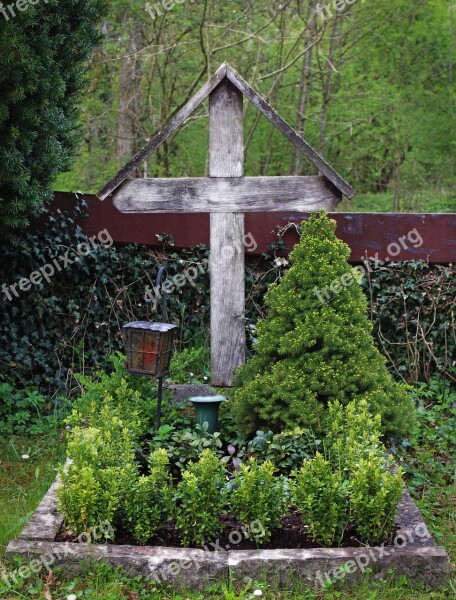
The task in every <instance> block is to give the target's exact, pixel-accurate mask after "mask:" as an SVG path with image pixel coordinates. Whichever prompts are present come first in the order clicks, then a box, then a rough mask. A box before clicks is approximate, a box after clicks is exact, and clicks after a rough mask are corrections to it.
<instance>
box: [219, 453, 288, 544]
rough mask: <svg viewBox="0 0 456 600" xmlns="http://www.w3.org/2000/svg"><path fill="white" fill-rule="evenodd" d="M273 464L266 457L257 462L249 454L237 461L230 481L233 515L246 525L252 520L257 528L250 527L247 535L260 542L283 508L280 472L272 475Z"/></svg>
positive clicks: (267, 537) (284, 498)
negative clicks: (240, 462) (241, 461)
mask: <svg viewBox="0 0 456 600" xmlns="http://www.w3.org/2000/svg"><path fill="white" fill-rule="evenodd" d="M275 471H276V468H275V466H274V465H273V464H272V462H271V461H269V460H267V461H265V462H264V463H263V464H259V463H258V462H257V461H256V460H255V459H254V458H253V457H252V458H250V460H249V461H248V463H243V464H241V465H240V467H239V470H238V471H236V472H235V475H234V484H233V485H231V486H230V487H231V491H230V493H229V494H230V495H229V505H230V507H231V509H232V510H233V513H234V514H235V515H236V517H237V518H238V519H239V520H240V521H241V522H242V523H243V524H244V525H245V526H246V527H247V528H248V527H249V526H250V525H251V524H252V523H254V522H256V523H259V524H261V528H259V529H258V528H255V531H254V530H253V528H251V530H250V532H249V536H250V538H251V539H252V540H254V541H255V542H257V543H258V544H261V543H263V542H268V541H269V540H270V539H271V535H272V533H273V531H274V530H275V529H277V527H279V525H280V518H281V517H282V515H283V514H284V513H285V511H286V506H287V496H286V494H285V486H284V480H283V478H282V476H276V475H275Z"/></svg>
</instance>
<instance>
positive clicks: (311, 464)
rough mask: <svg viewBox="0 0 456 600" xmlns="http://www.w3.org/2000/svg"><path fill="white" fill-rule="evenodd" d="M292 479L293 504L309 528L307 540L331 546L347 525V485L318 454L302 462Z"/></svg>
mask: <svg viewBox="0 0 456 600" xmlns="http://www.w3.org/2000/svg"><path fill="white" fill-rule="evenodd" d="M295 477H296V481H295V486H294V488H293V495H294V503H295V505H296V507H297V508H298V511H299V513H300V514H301V516H302V518H303V521H304V523H305V524H306V525H307V527H308V530H307V531H308V533H307V534H308V536H309V538H310V539H311V540H313V541H315V542H318V543H319V544H322V545H323V546H332V545H333V544H334V542H335V540H336V539H338V538H339V539H340V538H341V537H342V535H343V533H344V531H345V527H346V524H347V521H348V517H347V512H348V511H347V495H348V482H347V481H343V480H342V479H341V476H340V473H339V472H338V471H334V469H333V466H332V465H331V463H330V462H329V461H328V460H326V459H325V458H324V456H323V455H322V454H320V453H319V452H317V454H316V456H315V458H314V459H312V460H305V461H304V463H303V465H302V467H301V469H300V470H299V471H298V472H297V473H296V474H295Z"/></svg>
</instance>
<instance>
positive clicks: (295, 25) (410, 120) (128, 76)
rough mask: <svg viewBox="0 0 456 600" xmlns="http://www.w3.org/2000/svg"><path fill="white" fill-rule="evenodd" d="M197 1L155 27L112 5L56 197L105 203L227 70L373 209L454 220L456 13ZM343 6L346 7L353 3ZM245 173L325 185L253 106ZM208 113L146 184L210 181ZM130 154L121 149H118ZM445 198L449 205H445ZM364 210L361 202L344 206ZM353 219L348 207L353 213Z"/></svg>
mask: <svg viewBox="0 0 456 600" xmlns="http://www.w3.org/2000/svg"><path fill="white" fill-rule="evenodd" d="M317 4H318V2H317V0H288V1H284V2H279V0H272V1H270V2H263V1H261V0H249V1H248V2H244V1H243V0H242V1H241V0H229V1H228V2H223V3H220V2H216V1H215V0H197V1H195V2H184V3H183V4H181V5H175V6H174V7H173V8H172V10H168V11H164V14H163V15H162V16H161V17H159V18H157V19H156V20H155V21H153V20H152V19H151V18H150V16H149V15H148V14H147V13H146V11H145V8H144V2H143V0H132V1H131V2H128V3H127V2H125V0H114V1H111V2H110V3H109V10H110V12H109V15H108V17H107V19H106V21H105V22H104V24H103V32H104V34H105V37H104V41H103V44H102V45H101V47H100V48H99V49H97V51H96V53H95V55H94V57H93V59H92V65H91V87H90V92H89V94H88V95H87V96H86V97H85V99H84V101H83V113H82V115H83V119H82V123H83V136H82V137H81V144H80V154H79V157H78V159H77V160H76V162H75V165H74V168H73V169H72V170H71V172H69V173H67V174H64V175H62V176H61V177H60V178H59V179H58V181H57V183H56V189H61V190H69V191H76V190H79V189H82V190H83V191H84V192H96V191H97V190H98V189H99V188H100V187H101V186H102V185H103V184H104V183H105V182H106V181H107V180H108V179H109V178H110V177H111V176H112V175H113V174H114V173H115V172H116V170H117V168H119V167H120V166H121V164H123V163H124V162H126V160H127V158H129V156H130V155H132V154H133V153H134V152H136V151H137V150H139V149H140V148H141V147H142V146H143V145H144V144H145V143H146V142H147V141H148V140H149V139H150V138H151V137H152V135H153V133H154V132H156V131H157V130H158V129H159V128H160V127H162V126H163V125H164V124H165V123H166V122H167V121H168V120H169V119H170V117H171V116H172V115H173V114H175V112H176V111H177V110H178V108H179V107H180V106H181V105H182V104H183V103H184V102H185V101H186V100H188V99H189V98H190V97H191V96H192V95H193V94H194V93H195V92H196V91H197V89H198V88H199V87H200V86H201V85H202V84H203V83H204V82H205V81H206V79H207V78H208V77H209V76H210V75H211V74H212V73H213V72H214V71H215V70H216V69H217V68H218V66H219V65H220V64H221V63H222V62H224V61H227V62H229V63H230V64H231V65H232V66H233V67H234V68H235V69H237V70H238V71H239V73H240V74H241V75H242V76H243V77H244V78H245V79H246V80H247V81H249V82H250V83H251V85H252V86H253V87H255V88H256V89H258V90H259V92H260V93H261V94H262V95H263V96H264V97H265V98H266V99H267V100H268V101H269V102H270V103H271V105H272V106H273V107H274V108H275V109H276V110H277V111H278V112H279V113H280V114H281V115H282V116H283V117H284V118H285V119H286V120H287V121H288V122H289V123H290V124H291V125H292V126H293V127H295V128H296V129H297V130H298V131H299V132H300V133H302V134H303V135H304V137H305V138H306V139H307V140H308V142H309V143H310V144H311V145H312V146H314V147H315V149H316V150H318V151H319V152H321V153H322V154H323V155H324V156H325V158H326V159H327V160H328V161H329V162H330V163H331V164H332V165H333V166H334V167H335V168H336V170H338V171H339V172H340V173H341V174H342V175H343V176H344V177H345V178H346V179H347V180H348V181H349V182H350V183H351V184H352V185H353V186H354V187H355V189H357V190H358V192H359V193H360V196H359V199H360V201H361V202H362V203H364V204H365V210H366V209H367V210H376V208H375V206H376V201H375V197H373V194H378V193H379V192H384V193H385V194H386V196H385V203H383V204H382V205H381V207H380V209H382V210H392V209H393V210H414V209H415V210H425V211H432V210H436V209H437V210H447V211H448V210H455V207H456V197H455V194H454V182H455V175H456V174H455V161H454V150H455V144H456V133H455V132H456V112H455V82H456V78H455V76H454V48H455V40H454V31H455V26H454V19H455V16H454V8H453V2H450V3H449V2H448V0H424V1H421V2H410V1H409V0H390V1H389V2H376V1H375V0H366V1H365V2H360V1H358V2H355V3H353V4H351V5H348V3H347V4H346V5H345V9H344V10H343V11H336V10H334V7H333V3H332V2H323V3H320V4H321V5H328V6H330V7H331V8H332V17H331V18H327V19H326V20H324V21H323V20H322V19H321V18H320V17H318V15H317V12H316V7H317ZM342 4H343V3H342ZM245 113H246V114H245V117H246V120H245V146H246V174H248V175H266V174H268V175H279V174H281V175H287V174H314V173H315V170H314V168H313V167H312V165H310V163H308V162H307V161H305V160H304V161H301V160H300V158H299V156H298V154H297V153H296V151H295V149H294V147H293V146H292V145H291V144H290V143H289V142H288V141H287V140H286V139H285V138H284V137H283V136H282V135H281V134H280V133H279V132H278V131H277V130H276V129H275V128H274V127H273V126H272V125H271V124H270V123H269V122H267V121H266V119H264V118H261V119H260V118H259V116H258V115H259V113H258V112H257V110H256V109H255V108H254V107H252V106H249V103H248V102H247V101H246V102H245ZM207 126H208V124H207V103H205V104H204V106H203V107H201V109H200V110H198V111H197V112H196V113H195V115H194V116H193V117H192V118H191V119H189V120H188V121H187V123H186V124H185V126H184V127H182V128H181V129H180V130H179V132H178V133H177V134H176V135H175V136H174V137H173V138H172V139H171V140H169V141H168V142H167V143H166V144H164V145H163V146H162V147H161V148H160V149H159V150H158V151H157V152H156V153H155V154H154V155H153V156H152V157H151V158H150V160H149V161H147V163H146V164H145V165H143V166H141V168H140V170H139V172H138V175H150V176H173V177H180V176H204V175H205V173H206V153H207V147H208V144H207V140H208V130H207ZM120 146H122V148H120ZM436 197H441V198H442V200H443V201H442V203H441V204H437V205H435V204H434V208H432V204H433V202H435V199H436ZM344 204H345V205H346V207H350V208H354V209H355V210H356V206H357V200H355V201H354V202H353V203H349V202H348V201H345V202H344V203H343V204H342V209H344ZM345 209H347V208H345Z"/></svg>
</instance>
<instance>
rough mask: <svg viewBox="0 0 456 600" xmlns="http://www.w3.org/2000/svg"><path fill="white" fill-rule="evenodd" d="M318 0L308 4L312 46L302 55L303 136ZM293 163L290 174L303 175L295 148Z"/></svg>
mask: <svg viewBox="0 0 456 600" xmlns="http://www.w3.org/2000/svg"><path fill="white" fill-rule="evenodd" d="M316 2H317V0H309V2H308V5H307V14H306V21H307V23H309V29H308V30H307V31H306V32H305V34H304V35H305V37H304V45H305V46H310V47H309V51H308V52H307V53H306V54H304V56H303V57H302V67H301V81H300V84H299V96H298V109H297V114H296V131H297V132H298V133H300V134H301V135H302V136H303V137H304V135H305V124H306V123H305V122H306V113H307V102H308V99H309V80H310V69H311V66H312V51H313V47H312V46H311V45H310V40H311V39H312V37H313V35H314V28H315V24H316V22H315V4H316ZM292 161H293V162H294V167H293V165H290V174H291V173H292V174H294V175H301V173H302V169H303V154H302V152H299V150H298V149H297V148H295V151H294V156H293V157H292Z"/></svg>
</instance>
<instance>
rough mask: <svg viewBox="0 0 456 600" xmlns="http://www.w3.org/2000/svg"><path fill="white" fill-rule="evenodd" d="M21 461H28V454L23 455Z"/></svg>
mask: <svg viewBox="0 0 456 600" xmlns="http://www.w3.org/2000/svg"><path fill="white" fill-rule="evenodd" d="M21 458H22V460H28V459H29V458H30V456H29V455H28V454H23V455H22V456H21Z"/></svg>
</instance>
